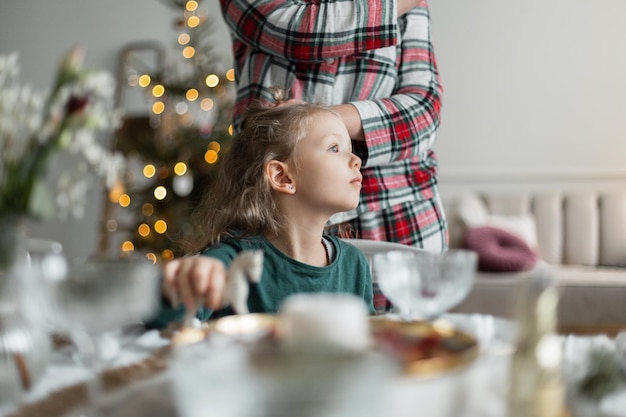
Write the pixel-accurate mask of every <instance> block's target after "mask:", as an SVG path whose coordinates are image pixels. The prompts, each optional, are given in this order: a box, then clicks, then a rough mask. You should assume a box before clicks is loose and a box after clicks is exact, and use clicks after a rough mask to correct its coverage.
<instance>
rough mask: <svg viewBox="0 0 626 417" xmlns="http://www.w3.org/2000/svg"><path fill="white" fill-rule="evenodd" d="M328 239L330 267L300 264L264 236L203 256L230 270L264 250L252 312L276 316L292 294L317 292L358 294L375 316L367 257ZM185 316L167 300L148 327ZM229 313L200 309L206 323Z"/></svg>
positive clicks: (227, 243)
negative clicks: (240, 257)
mask: <svg viewBox="0 0 626 417" xmlns="http://www.w3.org/2000/svg"><path fill="white" fill-rule="evenodd" d="M328 238H329V239H330V241H331V242H332V244H333V246H334V247H335V258H334V259H333V262H332V263H331V264H330V265H328V266H324V267H317V266H311V265H307V264H304V263H302V262H298V261H296V260H295V259H292V258H290V257H289V256H287V255H285V254H284V253H283V252H281V251H280V250H278V249H277V248H276V247H275V246H274V245H272V244H271V243H270V242H269V241H268V240H267V239H265V238H264V237H261V236H255V237H250V238H245V239H243V238H242V239H228V240H225V241H224V242H222V243H220V244H218V245H215V246H212V247H210V248H208V249H207V250H205V251H204V252H203V253H202V254H203V255H205V256H211V257H214V258H217V259H219V260H221V261H222V262H224V264H225V265H226V266H227V267H228V266H229V265H230V263H231V262H232V260H233V259H234V258H235V256H237V254H238V253H239V252H242V251H244V250H254V249H261V250H263V252H264V259H263V275H262V277H261V281H260V282H258V283H251V284H250V293H249V295H248V308H249V310H250V312H251V313H276V312H278V310H279V309H280V307H281V304H282V302H283V301H284V300H285V298H287V297H288V296H289V295H292V294H297V293H314V292H330V293H349V294H354V295H357V296H359V297H361V298H363V300H364V301H365V303H366V305H367V306H369V310H370V312H372V313H374V311H375V310H374V305H373V293H372V278H371V275H370V269H369V266H368V264H367V260H366V259H365V256H364V255H363V253H362V252H361V251H360V250H359V249H357V248H356V247H354V246H352V245H350V244H349V243H346V242H344V241H342V240H340V239H338V238H337V237H335V236H328ZM184 314H185V309H184V307H183V306H179V307H178V308H172V307H171V306H169V304H167V302H166V301H164V302H163V303H162V307H161V311H160V312H159V314H158V315H157V317H156V318H155V319H153V320H150V321H149V322H148V323H147V325H148V326H149V327H157V328H162V327H165V326H166V325H167V324H168V323H169V322H171V321H181V320H182V319H183V317H184ZM228 314H232V311H231V310H230V309H229V308H225V309H223V310H218V311H215V312H214V311H212V310H210V309H207V308H201V309H200V310H199V311H198V314H197V317H198V318H199V319H200V320H203V321H204V320H208V319H209V318H215V317H220V316H224V315H228Z"/></svg>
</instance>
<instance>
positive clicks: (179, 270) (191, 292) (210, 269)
mask: <svg viewBox="0 0 626 417" xmlns="http://www.w3.org/2000/svg"><path fill="white" fill-rule="evenodd" d="M225 283H226V267H225V266H224V264H223V263H222V262H221V261H220V260H218V259H215V258H210V257H208V256H202V255H196V256H187V257H184V258H180V259H174V260H173V261H170V262H168V263H166V264H165V266H164V267H163V284H162V288H161V290H162V292H163V295H164V296H165V297H166V298H167V299H168V301H169V302H170V303H171V304H172V305H173V306H175V307H176V306H178V304H179V303H180V302H181V301H182V302H183V304H184V305H185V307H186V308H187V309H196V308H198V307H200V306H202V305H204V306H206V307H208V308H211V309H214V310H215V309H218V308H221V307H222V305H223V295H224V285H225Z"/></svg>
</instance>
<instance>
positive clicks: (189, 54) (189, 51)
mask: <svg viewBox="0 0 626 417" xmlns="http://www.w3.org/2000/svg"><path fill="white" fill-rule="evenodd" d="M195 54H196V50H195V49H194V48H193V46H185V48H184V49H183V56H184V57H185V58H187V59H189V58H193V56H194V55H195Z"/></svg>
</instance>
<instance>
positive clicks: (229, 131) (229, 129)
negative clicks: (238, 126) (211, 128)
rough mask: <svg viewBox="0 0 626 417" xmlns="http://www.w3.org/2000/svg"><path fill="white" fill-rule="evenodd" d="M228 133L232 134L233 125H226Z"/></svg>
mask: <svg viewBox="0 0 626 417" xmlns="http://www.w3.org/2000/svg"><path fill="white" fill-rule="evenodd" d="M228 134H229V135H231V136H232V135H233V125H229V126H228Z"/></svg>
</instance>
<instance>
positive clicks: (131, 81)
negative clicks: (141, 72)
mask: <svg viewBox="0 0 626 417" xmlns="http://www.w3.org/2000/svg"><path fill="white" fill-rule="evenodd" d="M138 82H139V77H138V76H137V74H130V75H129V76H128V86H129V87H136V86H137V83H138Z"/></svg>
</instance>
